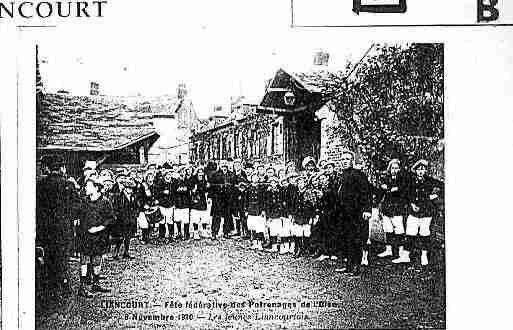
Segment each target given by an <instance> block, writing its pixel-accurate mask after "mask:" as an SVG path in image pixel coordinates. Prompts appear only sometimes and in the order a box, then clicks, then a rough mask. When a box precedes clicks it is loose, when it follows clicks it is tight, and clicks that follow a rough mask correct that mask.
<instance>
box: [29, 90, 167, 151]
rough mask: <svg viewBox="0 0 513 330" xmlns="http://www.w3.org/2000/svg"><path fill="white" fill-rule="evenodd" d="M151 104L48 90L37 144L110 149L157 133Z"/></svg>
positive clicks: (43, 102)
mask: <svg viewBox="0 0 513 330" xmlns="http://www.w3.org/2000/svg"><path fill="white" fill-rule="evenodd" d="M152 115H153V110H152V108H151V107H130V106H127V105H123V104H119V103H116V102H112V101H107V100H96V99H92V98H89V97H70V96H65V95H57V94H46V95H45V96H44V99H43V101H42V106H41V109H40V112H39V118H38V120H39V121H38V134H37V148H39V149H66V150H89V151H108V150H115V149H121V148H123V147H126V146H128V145H130V144H132V143H135V142H138V141H140V140H142V139H145V138H147V137H149V136H152V135H155V134H157V133H156V132H155V129H154V128H153V125H152V120H151V119H152Z"/></svg>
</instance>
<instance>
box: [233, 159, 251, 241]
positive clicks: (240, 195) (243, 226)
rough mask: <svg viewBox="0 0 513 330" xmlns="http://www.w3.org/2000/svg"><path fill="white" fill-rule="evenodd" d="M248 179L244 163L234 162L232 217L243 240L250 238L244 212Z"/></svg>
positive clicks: (237, 232)
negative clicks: (245, 186)
mask: <svg viewBox="0 0 513 330" xmlns="http://www.w3.org/2000/svg"><path fill="white" fill-rule="evenodd" d="M247 183H248V179H247V177H246V173H244V171H243V169H242V162H241V161H240V160H238V159H236V160H235V161H234V162H233V179H232V185H233V187H232V190H231V191H232V195H231V204H232V215H233V217H234V219H235V230H236V235H237V236H241V237H243V238H248V226H247V219H246V214H245V212H244V210H243V207H242V206H243V200H244V198H245V197H244V193H245V188H244V185H247Z"/></svg>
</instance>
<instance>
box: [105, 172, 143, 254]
mask: <svg viewBox="0 0 513 330" xmlns="http://www.w3.org/2000/svg"><path fill="white" fill-rule="evenodd" d="M122 187H123V188H122V191H121V193H119V194H116V195H114V198H113V201H112V202H113V207H114V211H115V212H116V221H115V222H114V223H113V224H112V227H111V235H112V240H113V241H114V243H115V246H114V250H113V252H112V254H113V258H114V259H118V258H119V250H120V249H121V243H123V246H124V248H125V251H124V253H123V258H124V259H133V257H132V256H130V253H129V251H130V239H131V238H132V235H133V234H134V233H135V231H136V230H137V216H138V215H139V209H140V205H139V201H138V200H137V199H136V198H135V193H134V190H135V188H136V184H135V182H133V181H130V180H125V181H123V185H122Z"/></svg>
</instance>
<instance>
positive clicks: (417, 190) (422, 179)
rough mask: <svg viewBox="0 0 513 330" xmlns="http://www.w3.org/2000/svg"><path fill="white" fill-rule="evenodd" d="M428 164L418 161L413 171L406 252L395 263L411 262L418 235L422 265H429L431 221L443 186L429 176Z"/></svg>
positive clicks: (409, 197)
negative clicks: (435, 202)
mask: <svg viewBox="0 0 513 330" xmlns="http://www.w3.org/2000/svg"><path fill="white" fill-rule="evenodd" d="M427 169H428V162H427V161H426V160H424V159H421V160H419V161H417V162H416V163H415V164H414V165H413V167H412V171H413V172H414V173H415V178H414V179H413V180H412V182H411V183H410V186H409V188H408V192H407V200H408V206H407V207H408V218H407V219H406V238H405V244H404V252H403V255H402V256H399V258H397V259H394V260H392V262H393V263H408V262H410V252H411V251H412V249H413V245H414V241H415V239H416V237H417V235H419V236H420V245H421V257H420V260H421V265H422V266H426V265H428V263H429V260H428V251H429V247H430V242H431V239H430V238H431V228H430V227H431V221H432V220H433V217H434V216H435V214H436V211H437V207H436V205H435V204H434V201H435V200H437V199H438V198H439V197H440V194H441V193H442V189H443V186H442V184H441V183H440V182H438V181H436V180H435V179H433V178H432V177H430V176H428V175H427Z"/></svg>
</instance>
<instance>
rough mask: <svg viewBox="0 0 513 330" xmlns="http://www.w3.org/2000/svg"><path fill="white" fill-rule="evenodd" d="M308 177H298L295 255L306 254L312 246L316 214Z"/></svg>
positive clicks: (295, 214) (293, 228)
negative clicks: (311, 238)
mask: <svg viewBox="0 0 513 330" xmlns="http://www.w3.org/2000/svg"><path fill="white" fill-rule="evenodd" d="M307 181H308V178H307V177H306V176H299V177H298V178H297V179H296V184H297V190H296V191H295V192H294V193H295V196H293V212H294V213H293V219H294V224H293V226H292V235H293V236H294V241H295V248H296V251H295V254H294V256H295V257H300V256H302V255H305V254H306V253H307V252H308V249H309V248H310V245H309V243H310V236H311V233H312V232H311V230H312V222H313V219H314V216H315V205H314V198H313V197H314V196H313V194H312V192H311V191H309V189H308V186H307Z"/></svg>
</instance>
